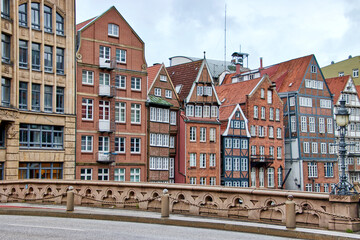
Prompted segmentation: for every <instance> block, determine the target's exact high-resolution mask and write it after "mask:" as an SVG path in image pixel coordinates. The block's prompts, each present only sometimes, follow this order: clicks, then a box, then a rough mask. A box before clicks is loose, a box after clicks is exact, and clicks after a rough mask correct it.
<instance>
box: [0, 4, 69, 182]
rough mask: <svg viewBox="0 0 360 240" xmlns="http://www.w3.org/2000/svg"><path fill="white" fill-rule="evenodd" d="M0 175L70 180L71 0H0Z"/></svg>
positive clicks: (5, 176) (17, 177)
mask: <svg viewBox="0 0 360 240" xmlns="http://www.w3.org/2000/svg"><path fill="white" fill-rule="evenodd" d="M0 25H1V57H2V61H1V62H0V75H1V91H0V99H1V104H0V121H1V124H0V178H1V179H6V180H11V179H29V178H33V179H50V178H52V179H74V176H75V121H76V118H75V60H74V57H73V56H74V52H75V29H74V27H75V0H66V1H65V0H1V18H0Z"/></svg>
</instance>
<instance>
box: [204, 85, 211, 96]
mask: <svg viewBox="0 0 360 240" xmlns="http://www.w3.org/2000/svg"><path fill="white" fill-rule="evenodd" d="M204 95H205V96H212V87H211V86H205V87H204Z"/></svg>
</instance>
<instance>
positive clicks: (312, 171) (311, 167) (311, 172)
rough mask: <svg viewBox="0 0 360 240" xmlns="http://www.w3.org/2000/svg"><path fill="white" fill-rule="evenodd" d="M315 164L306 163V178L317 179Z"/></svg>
mask: <svg viewBox="0 0 360 240" xmlns="http://www.w3.org/2000/svg"><path fill="white" fill-rule="evenodd" d="M317 176H318V170H317V163H316V162H308V177H317Z"/></svg>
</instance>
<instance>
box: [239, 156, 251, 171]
mask: <svg viewBox="0 0 360 240" xmlns="http://www.w3.org/2000/svg"><path fill="white" fill-rule="evenodd" d="M248 166H249V164H248V160H247V158H241V171H247V170H248Z"/></svg>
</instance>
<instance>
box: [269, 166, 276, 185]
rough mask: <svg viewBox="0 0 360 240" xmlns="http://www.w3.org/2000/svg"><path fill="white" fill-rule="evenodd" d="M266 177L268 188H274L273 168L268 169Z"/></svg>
mask: <svg viewBox="0 0 360 240" xmlns="http://www.w3.org/2000/svg"><path fill="white" fill-rule="evenodd" d="M267 175H268V177H267V180H268V187H274V186H275V178H274V168H268V169H267Z"/></svg>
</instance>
